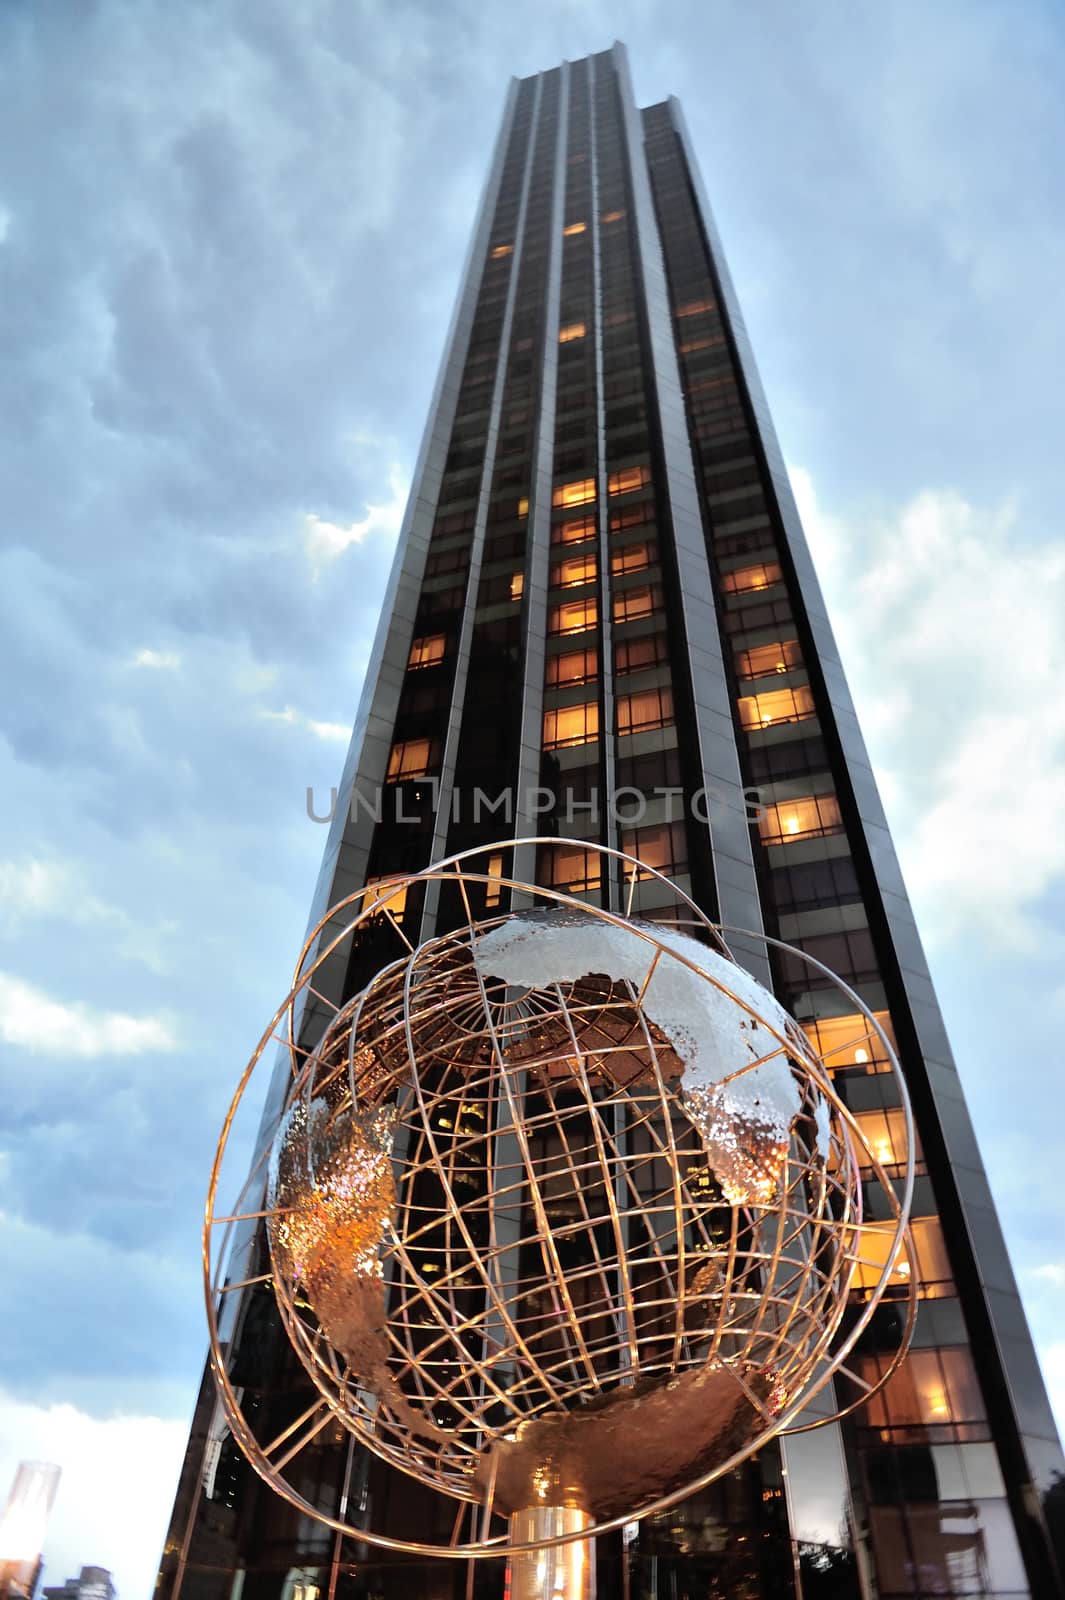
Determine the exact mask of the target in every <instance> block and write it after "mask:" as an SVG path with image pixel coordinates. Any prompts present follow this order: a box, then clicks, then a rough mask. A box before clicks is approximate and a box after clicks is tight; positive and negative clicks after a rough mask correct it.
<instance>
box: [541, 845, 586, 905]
mask: <svg viewBox="0 0 1065 1600" xmlns="http://www.w3.org/2000/svg"><path fill="white" fill-rule="evenodd" d="M540 882H541V883H543V884H544V885H545V886H546V887H547V888H550V889H567V890H569V891H570V893H572V894H580V893H582V892H587V891H588V890H590V889H598V887H599V855H598V853H597V852H596V851H594V850H583V849H581V847H580V846H579V845H572V844H556V845H549V846H548V847H547V849H546V850H545V851H544V853H543V855H542V857H541V862H540Z"/></svg>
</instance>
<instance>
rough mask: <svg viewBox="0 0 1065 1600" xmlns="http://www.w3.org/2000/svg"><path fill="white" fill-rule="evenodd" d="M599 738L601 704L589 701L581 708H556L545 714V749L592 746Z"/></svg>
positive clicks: (580, 706)
mask: <svg viewBox="0 0 1065 1600" xmlns="http://www.w3.org/2000/svg"><path fill="white" fill-rule="evenodd" d="M598 737H599V703H598V701H596V700H589V701H587V702H585V704H583V705H579V706H555V707H554V708H553V709H552V710H550V711H545V712H544V749H545V750H561V749H564V748H565V747H566V746H568V745H574V744H590V743H591V742H592V740H593V739H598Z"/></svg>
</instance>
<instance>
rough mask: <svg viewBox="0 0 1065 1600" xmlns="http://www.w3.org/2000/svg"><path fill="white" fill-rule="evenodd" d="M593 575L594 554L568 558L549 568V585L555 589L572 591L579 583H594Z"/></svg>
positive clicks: (594, 572) (594, 571)
mask: <svg viewBox="0 0 1065 1600" xmlns="http://www.w3.org/2000/svg"><path fill="white" fill-rule="evenodd" d="M595 574H596V561H595V555H594V554H588V555H586V556H570V557H568V559H567V560H565V561H558V562H556V563H555V565H554V566H553V567H552V568H551V584H552V586H553V587H554V588H556V589H574V588H576V587H577V585H578V584H581V583H594V582H595Z"/></svg>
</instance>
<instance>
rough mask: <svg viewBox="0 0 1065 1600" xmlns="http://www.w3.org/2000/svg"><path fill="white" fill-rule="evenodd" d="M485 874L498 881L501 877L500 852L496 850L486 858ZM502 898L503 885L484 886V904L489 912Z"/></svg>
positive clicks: (488, 884)
mask: <svg viewBox="0 0 1065 1600" xmlns="http://www.w3.org/2000/svg"><path fill="white" fill-rule="evenodd" d="M485 872H486V873H487V875H488V877H489V878H494V879H499V878H501V877H502V876H503V852H502V850H496V851H494V852H493V853H492V854H491V855H490V856H489V857H488V865H487V867H486V868H485ZM502 898H503V885H502V884H501V883H498V882H495V883H486V884H485V886H484V903H485V905H486V906H487V907H488V909H489V910H492V909H493V908H494V907H495V906H497V905H498V904H499V902H500V901H501V900H502Z"/></svg>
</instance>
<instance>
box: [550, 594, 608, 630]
mask: <svg viewBox="0 0 1065 1600" xmlns="http://www.w3.org/2000/svg"><path fill="white" fill-rule="evenodd" d="M598 621H599V606H598V604H597V603H596V601H595V600H567V601H566V602H565V604H564V605H561V606H552V607H551V610H550V612H549V614H548V621H547V631H548V633H585V632H586V631H587V629H589V628H594V627H595V626H596V625H597V624H598Z"/></svg>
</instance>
